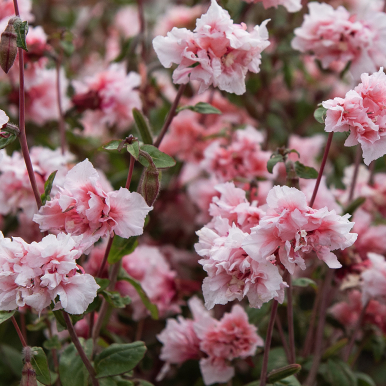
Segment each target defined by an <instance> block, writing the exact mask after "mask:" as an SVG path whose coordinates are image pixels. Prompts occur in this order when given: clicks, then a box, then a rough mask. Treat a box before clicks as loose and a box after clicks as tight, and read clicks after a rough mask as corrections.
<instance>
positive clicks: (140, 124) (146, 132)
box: [133, 109, 153, 145]
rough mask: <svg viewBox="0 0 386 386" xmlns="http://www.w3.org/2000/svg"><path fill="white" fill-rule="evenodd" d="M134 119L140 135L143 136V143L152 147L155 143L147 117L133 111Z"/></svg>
mask: <svg viewBox="0 0 386 386" xmlns="http://www.w3.org/2000/svg"><path fill="white" fill-rule="evenodd" d="M133 117H134V121H135V124H136V126H137V128H138V131H139V134H140V135H141V138H142V142H143V143H145V144H149V145H151V144H152V143H153V137H152V135H151V130H150V128H149V125H148V124H147V122H146V119H145V117H144V116H143V115H142V113H141V112H140V111H139V110H138V109H133Z"/></svg>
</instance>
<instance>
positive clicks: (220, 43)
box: [153, 0, 269, 95]
mask: <svg viewBox="0 0 386 386" xmlns="http://www.w3.org/2000/svg"><path fill="white" fill-rule="evenodd" d="M267 23H268V20H266V21H264V22H263V23H262V24H261V26H260V27H259V26H256V27H255V28H254V29H253V31H252V32H251V33H249V32H248V31H247V26H246V25H245V24H244V23H243V24H234V23H233V20H232V19H231V17H230V15H229V13H228V12H227V11H225V10H224V9H222V8H221V7H220V6H219V5H218V4H217V1H216V0H212V3H211V6H210V8H209V10H208V12H207V13H206V14H204V15H202V16H201V18H200V19H197V24H196V29H195V30H194V31H193V32H191V31H189V30H187V29H185V28H173V29H172V30H171V32H168V34H167V36H166V37H163V36H157V37H156V38H155V39H154V40H153V46H154V49H155V51H156V53H157V55H158V58H159V60H160V62H161V64H162V65H163V66H164V67H166V68H169V67H171V66H172V64H173V63H176V64H178V67H177V69H176V70H175V71H174V73H173V81H174V83H177V84H186V83H188V82H189V80H197V81H199V82H200V89H199V93H201V92H203V91H205V90H207V89H208V88H209V86H210V85H213V86H214V87H218V88H219V89H220V90H224V91H227V92H231V93H235V94H238V95H240V94H244V93H245V76H246V73H247V72H248V71H251V72H255V73H257V72H259V70H260V62H261V55H260V54H261V52H262V51H263V50H264V49H265V48H266V47H268V46H269V42H268V32H267V29H266V27H265V25H266V24H267Z"/></svg>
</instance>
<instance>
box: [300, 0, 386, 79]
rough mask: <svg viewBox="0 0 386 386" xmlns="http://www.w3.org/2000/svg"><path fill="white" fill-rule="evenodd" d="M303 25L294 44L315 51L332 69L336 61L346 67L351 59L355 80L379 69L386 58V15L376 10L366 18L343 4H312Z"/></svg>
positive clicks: (326, 65) (303, 49) (305, 50)
mask: <svg viewBox="0 0 386 386" xmlns="http://www.w3.org/2000/svg"><path fill="white" fill-rule="evenodd" d="M308 7H309V14H308V15H305V17H304V22H303V24H302V26H301V27H300V28H296V29H295V35H296V36H295V38H294V39H293V41H292V47H293V48H294V49H297V50H299V51H301V52H312V53H313V54H314V56H315V57H316V58H317V59H319V60H320V61H321V63H322V66H323V68H328V67H330V66H331V65H333V64H334V62H338V63H342V66H345V65H346V64H347V63H348V62H349V61H351V66H350V71H351V72H352V74H353V76H354V78H355V79H358V78H359V76H360V74H362V73H363V72H373V71H376V70H377V69H378V68H379V66H381V65H383V63H384V60H385V58H386V45H385V41H384V40H385V34H386V15H385V14H384V13H383V12H375V13H374V12H372V13H371V14H370V15H368V17H366V19H365V20H360V19H359V20H356V18H355V16H351V15H350V13H349V12H348V11H347V10H346V9H345V8H344V7H342V6H339V7H338V8H337V9H334V8H333V7H332V6H331V5H329V4H325V3H322V4H321V3H316V2H311V3H309V4H308Z"/></svg>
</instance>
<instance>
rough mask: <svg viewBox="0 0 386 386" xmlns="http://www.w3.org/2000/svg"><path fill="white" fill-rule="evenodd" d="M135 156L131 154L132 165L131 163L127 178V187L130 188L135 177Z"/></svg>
mask: <svg viewBox="0 0 386 386" xmlns="http://www.w3.org/2000/svg"><path fill="white" fill-rule="evenodd" d="M134 164H135V158H134V157H133V156H132V155H131V154H130V165H129V173H128V174H127V180H126V185H125V188H126V189H127V190H130V184H131V178H132V177H133V170H134Z"/></svg>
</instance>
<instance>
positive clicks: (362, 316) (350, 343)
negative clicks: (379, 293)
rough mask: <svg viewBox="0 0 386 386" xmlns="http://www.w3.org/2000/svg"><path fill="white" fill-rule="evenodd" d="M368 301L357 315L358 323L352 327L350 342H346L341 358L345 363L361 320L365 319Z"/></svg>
mask: <svg viewBox="0 0 386 386" xmlns="http://www.w3.org/2000/svg"><path fill="white" fill-rule="evenodd" d="M369 303H370V301H368V302H367V303H366V304H365V305H364V307H363V308H362V311H361V313H360V315H359V318H358V321H357V323H356V325H355V327H354V331H353V332H352V335H351V338H350V341H349V342H348V345H347V348H346V351H345V353H344V356H343V360H344V361H345V362H347V361H348V358H349V357H350V354H351V351H352V349H353V347H354V344H355V339H356V336H357V335H358V332H359V330H360V328H361V326H362V322H363V318H364V317H365V314H366V309H367V306H368V305H369Z"/></svg>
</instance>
